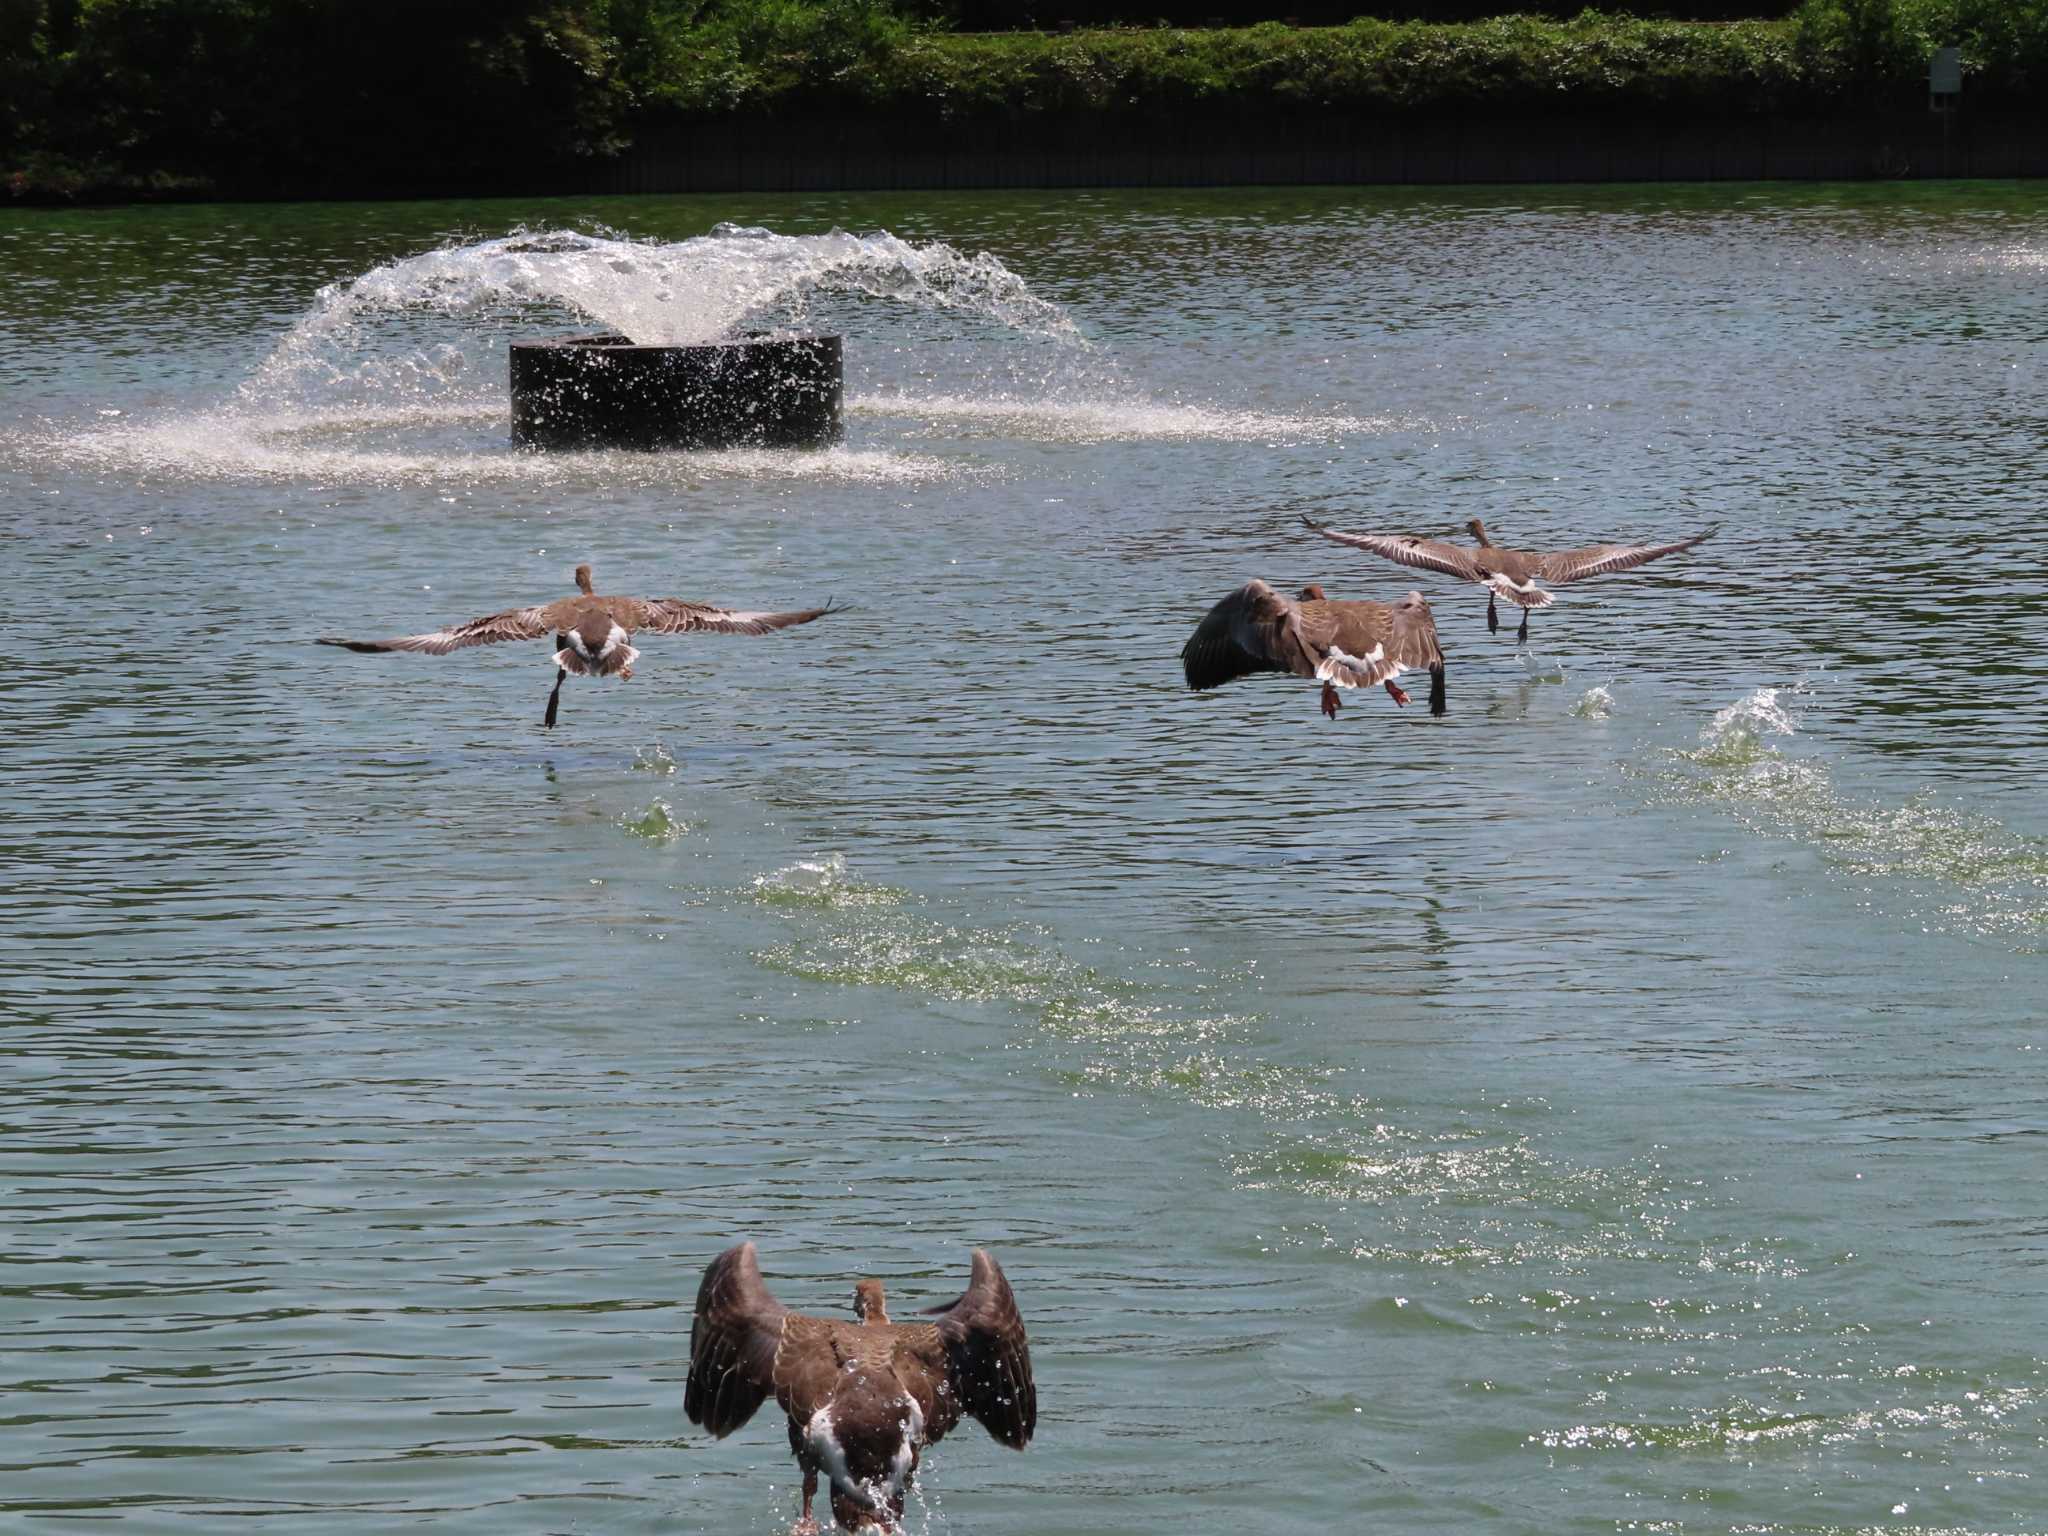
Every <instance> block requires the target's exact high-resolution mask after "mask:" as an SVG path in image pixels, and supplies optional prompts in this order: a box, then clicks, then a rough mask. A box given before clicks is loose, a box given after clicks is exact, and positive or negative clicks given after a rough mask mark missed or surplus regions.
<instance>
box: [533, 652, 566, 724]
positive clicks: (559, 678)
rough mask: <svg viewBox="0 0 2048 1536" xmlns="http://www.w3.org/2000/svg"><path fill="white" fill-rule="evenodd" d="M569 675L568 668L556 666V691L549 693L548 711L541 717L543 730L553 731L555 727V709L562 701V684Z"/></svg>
mask: <svg viewBox="0 0 2048 1536" xmlns="http://www.w3.org/2000/svg"><path fill="white" fill-rule="evenodd" d="M568 676H569V671H568V668H566V667H557V668H555V691H554V692H553V693H551V694H549V695H548V712H547V713H546V714H544V715H542V716H541V717H540V723H541V729H542V730H548V731H551V730H553V729H554V728H555V710H556V709H557V708H558V707H559V706H560V704H561V702H562V684H563V682H564V681H565V680H567V678H568Z"/></svg>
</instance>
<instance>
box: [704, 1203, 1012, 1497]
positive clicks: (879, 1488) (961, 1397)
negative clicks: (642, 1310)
mask: <svg viewBox="0 0 2048 1536" xmlns="http://www.w3.org/2000/svg"><path fill="white" fill-rule="evenodd" d="M853 1294H854V1303H853V1306H854V1316H855V1318H856V1321H854V1322H851V1323H848V1322H842V1321H840V1320H838V1319H836V1318H827V1317H806V1316H804V1315H803V1314H802V1313H798V1312H791V1311H789V1310H788V1309H787V1308H785V1307H784V1306H783V1305H782V1303H781V1302H779V1301H777V1300H776V1299H775V1298H774V1297H773V1296H772V1295H770V1294H769V1292H768V1287H767V1285H766V1284H765V1283H764V1282H763V1281H762V1279H761V1266H760V1263H759V1261H758V1259H757V1258H756V1256H755V1251H754V1245H753V1244H752V1243H741V1244H740V1245H739V1246H738V1247H736V1248H728V1249H727V1250H726V1251H725V1252H724V1253H721V1254H720V1255H719V1256H718V1257H717V1258H715V1259H713V1260H712V1261H711V1265H710V1267H709V1268H708V1269H706V1270H705V1271H704V1283H703V1284H702V1285H701V1286H699V1287H698V1290H697V1312H696V1317H695V1319H694V1320H693V1321H692V1322H691V1324H690V1376H689V1381H688V1383H687V1384H686V1385H685V1387H684V1389H683V1411H684V1412H686V1413H687V1414H689V1416H690V1422H691V1423H692V1424H701V1425H703V1426H704V1427H705V1428H706V1429H708V1430H710V1431H711V1433H712V1434H713V1435H715V1436H717V1437H718V1438H719V1439H721V1440H722V1439H724V1438H725V1437H726V1436H727V1435H729V1434H731V1433H732V1432H733V1431H734V1430H736V1429H738V1428H740V1427H741V1426H742V1425H744V1424H745V1423H746V1422H747V1420H749V1419H751V1418H752V1417H753V1416H754V1410H755V1409H757V1408H759V1407H760V1406H761V1404H762V1403H763V1402H764V1401H766V1400H767V1398H768V1397H769V1396H770V1395H771V1394H772V1395H773V1396H774V1398H775V1401H776V1403H777V1404H778V1405H779V1406H780V1407H781V1409H782V1411H783V1413H784V1414H785V1415H786V1416H787V1417H788V1419H789V1448H790V1450H791V1451H792V1452H794V1453H795V1455H796V1460H797V1465H798V1466H799V1467H801V1468H802V1469H803V1474H804V1489H803V1508H802V1509H801V1510H800V1511H798V1514H799V1517H800V1518H799V1519H798V1521H797V1526H796V1530H797V1531H798V1532H814V1531H816V1530H817V1526H816V1525H815V1524H813V1523H812V1521H811V1500H812V1499H814V1498H816V1497H817V1493H818V1474H819V1473H820V1472H823V1473H824V1474H825V1476H826V1478H827V1479H828V1482H829V1486H828V1488H827V1493H828V1495H829V1497H830V1499H831V1502H832V1514H833V1518H834V1519H836V1520H837V1521H838V1523H839V1525H840V1527H841V1528H842V1529H844V1530H849V1531H857V1530H862V1529H869V1530H873V1529H880V1530H884V1531H895V1530H898V1529H899V1522H900V1521H901V1520H902V1518H903V1498H904V1495H905V1494H906V1493H907V1492H908V1491H909V1489H910V1487H911V1482H912V1479H913V1478H914V1477H915V1475H916V1472H917V1464H918V1459H919V1457H920V1456H921V1455H922V1454H923V1452H924V1448H925V1447H926V1446H928V1445H936V1444H938V1442H939V1440H940V1438H941V1437H942V1436H943V1435H945V1433H946V1432H947V1431H948V1430H950V1429H952V1428H953V1426H954V1425H956V1424H958V1423H959V1422H960V1419H961V1416H962V1415H963V1414H971V1415H973V1416H974V1417H975V1418H976V1419H979V1420H980V1421H981V1427H982V1428H983V1429H986V1430H987V1431H988V1432H989V1434H991V1435H992V1436H994V1437H995V1438H996V1439H997V1440H998V1441H1000V1442H1001V1443H1002V1444H1004V1445H1007V1446H1009V1447H1010V1448H1011V1449H1012V1450H1018V1451H1021V1450H1023V1449H1024V1447H1025V1446H1026V1445H1028V1444H1030V1442H1031V1433H1032V1431H1033V1430H1034V1429H1036V1428H1037V1427H1038V1388H1037V1387H1036V1386H1035V1385H1034V1384H1033V1382H1032V1379H1031V1351H1030V1348H1029V1346H1028V1345H1027V1344H1026V1342H1025V1338H1024V1319H1023V1317H1022V1315H1021V1314H1020V1313H1019V1312H1018V1311H1017V1298H1016V1297H1015V1296H1014V1295H1012V1294H1011V1292H1010V1282H1009V1281H1008V1280H1006V1279H1004V1278H1003V1270H1002V1266H1001V1265H999V1264H997V1263H996V1261H995V1260H994V1259H993V1258H991V1257H990V1256H989V1255H988V1254H987V1253H985V1252H983V1251H982V1250H981V1249H979V1248H977V1249H975V1250H974V1258H973V1278H972V1279H971V1280H969V1282H968V1285H967V1290H966V1292H965V1293H964V1294H963V1295H962V1296H961V1297H960V1299H959V1300H957V1301H954V1302H950V1303H948V1304H947V1305H945V1306H940V1307H934V1308H932V1312H933V1313H934V1314H935V1315H936V1317H937V1321H936V1322H930V1323H894V1322H891V1321H890V1320H889V1312H888V1308H887V1305H886V1303H885V1300H884V1297H883V1295H882V1283H881V1281H879V1280H863V1281H861V1282H860V1284H859V1285H857V1286H856V1287H855V1288H854V1293H853Z"/></svg>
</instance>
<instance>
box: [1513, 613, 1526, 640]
mask: <svg viewBox="0 0 2048 1536" xmlns="http://www.w3.org/2000/svg"><path fill="white" fill-rule="evenodd" d="M1528 638H1529V615H1528V612H1527V611H1526V610H1524V612H1523V614H1522V627H1521V628H1520V629H1518V630H1516V631H1515V639H1516V640H1518V641H1523V642H1526V641H1527V640H1528Z"/></svg>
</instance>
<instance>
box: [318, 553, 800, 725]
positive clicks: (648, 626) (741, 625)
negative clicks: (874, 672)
mask: <svg viewBox="0 0 2048 1536" xmlns="http://www.w3.org/2000/svg"><path fill="white" fill-rule="evenodd" d="M576 588H577V591H578V592H580V593H581V594H582V595H581V596H580V597H565V598H562V599H561V600H560V601H559V602H553V603H544V604H542V605H540V606H539V607H535V608H507V609H506V610H505V611H504V612H503V613H492V614H486V615H485V616H484V617H483V618H481V619H471V620H470V621H469V622H468V623H467V624H457V625H455V626H454V627H453V628H451V629H437V630H435V631H434V632H433V633H432V634H430V635H401V636H400V637H399V638H398V639H396V640H336V639H323V640H321V641H320V644H322V645H342V646H346V647H348V649H350V650H352V651H424V652H425V653H426V654H427V655H429V656H446V655H447V654H448V653H449V652H450V651H459V650H462V649H463V648H464V647H466V646H471V645H492V644H495V643H496V642H498V641H500V640H538V639H540V637H541V636H543V635H546V634H552V635H554V637H555V644H556V646H557V647H559V649H557V650H556V652H555V654H554V663H555V690H554V692H553V693H550V694H549V695H548V710H547V713H546V714H545V715H544V716H542V717H541V722H540V723H541V724H542V725H544V726H550V727H551V726H553V725H554V723H555V709H556V706H557V705H558V704H559V703H560V702H561V697H562V684H563V682H564V681H565V680H566V679H567V678H568V677H569V675H570V674H571V673H574V674H575V675H576V676H578V677H616V678H619V679H621V680H624V679H626V678H629V677H631V676H632V675H633V663H634V662H636V661H638V660H639V659H640V652H639V651H637V650H636V649H634V647H633V645H632V639H633V636H634V634H635V633H637V632H638V631H640V630H643V629H644V630H646V631H647V632H648V633H649V634H653V635H683V634H691V633H696V632H702V633H705V634H713V635H765V634H767V633H768V632H769V631H770V630H776V629H787V628H789V626H790V625H792V624H808V623H810V622H811V620H813V619H817V618H822V617H824V616H825V615H826V614H828V613H831V612H833V611H834V610H833V608H832V606H831V605H830V604H829V603H828V604H827V605H826V606H825V607H823V608H799V609H796V610H794V611H792V612H789V613H757V612H743V611H740V610H736V609H731V608H711V607H707V606H706V605H705V604H703V603H688V602H684V601H683V600H682V599H681V598H677V597H600V596H599V595H598V594H597V592H596V590H595V589H594V588H593V587H592V586H591V584H590V567H589V566H587V565H579V566H577V567H576Z"/></svg>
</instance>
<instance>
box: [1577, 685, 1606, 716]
mask: <svg viewBox="0 0 2048 1536" xmlns="http://www.w3.org/2000/svg"><path fill="white" fill-rule="evenodd" d="M1571 712H1572V713H1573V714H1574V715H1576V716H1578V717H1579V718H1580V719H1581V720H1605V719H1606V718H1607V717H1608V716H1609V715H1611V714H1613V713H1614V694H1613V692H1612V691H1611V690H1610V689H1609V688H1608V687H1607V686H1606V685H1605V684H1604V683H1603V684H1602V685H1601V686H1599V687H1597V688H1588V689H1587V690H1586V691H1585V692H1584V693H1582V694H1580V695H1579V700H1578V702H1577V703H1576V704H1574V705H1572V711H1571Z"/></svg>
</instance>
